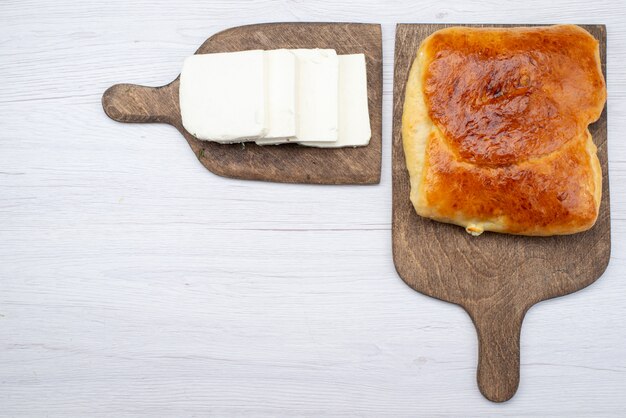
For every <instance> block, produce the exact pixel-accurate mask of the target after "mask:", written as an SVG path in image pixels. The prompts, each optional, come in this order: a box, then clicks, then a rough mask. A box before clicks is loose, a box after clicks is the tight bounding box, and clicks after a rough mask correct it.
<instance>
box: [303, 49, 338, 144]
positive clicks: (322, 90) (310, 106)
mask: <svg viewBox="0 0 626 418" xmlns="http://www.w3.org/2000/svg"><path fill="white" fill-rule="evenodd" d="M292 52H293V53H294V55H295V56H296V58H297V61H296V69H297V75H296V83H297V87H296V124H297V126H296V140H297V141H298V142H301V141H319V142H335V141H337V123H338V94H339V64H338V59H337V53H336V52H335V50H334V49H294V50H292Z"/></svg>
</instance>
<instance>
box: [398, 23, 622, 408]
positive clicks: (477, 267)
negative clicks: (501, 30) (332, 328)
mask: <svg viewBox="0 0 626 418" xmlns="http://www.w3.org/2000/svg"><path fill="white" fill-rule="evenodd" d="M449 26H454V25H443V24H414V25H411V24H400V25H398V26H397V28H396V49H395V75H394V106H393V157H392V158H393V226H392V234H393V255H394V262H395V266H396V270H397V271H398V274H399V275H400V277H402V279H403V280H404V281H405V282H406V283H407V284H408V285H409V286H411V287H412V288H413V289H415V290H417V291H418V292H420V293H424V294H426V295H428V296H432V297H434V298H437V299H441V300H444V301H448V302H452V303H455V304H457V305H460V306H462V307H463V308H464V309H465V310H466V311H467V312H468V313H469V315H470V317H471V318H472V321H473V322H474V325H475V327H476V331H477V333H478V343H479V358H478V373H477V378H478V386H479V387H480V390H481V392H482V393H483V395H484V396H485V397H487V398H488V399H489V400H492V401H496V402H503V401H506V400H508V399H510V398H511V397H512V396H513V395H514V394H515V392H516V391H517V387H518V384H519V375H520V333H521V326H522V321H523V319H524V315H525V314H526V312H527V311H528V309H529V308H530V307H531V306H533V305H534V304H536V303H538V302H541V301H542V300H545V299H549V298H554V297H557V296H562V295H566V294H569V293H572V292H575V291H577V290H580V289H582V288H584V287H586V286H588V285H590V284H591V283H593V282H594V281H595V280H597V279H598V278H599V277H600V276H601V275H602V273H603V272H604V271H605V269H606V267H607V265H608V262H609V257H610V253H611V223H610V203H609V178H608V156H607V111H606V108H605V109H604V111H603V112H602V115H601V116H600V119H599V120H598V121H597V122H596V123H594V124H592V125H591V126H590V127H589V130H590V132H591V134H592V136H593V140H594V142H595V144H596V145H597V147H598V157H599V159H600V164H601V165H602V176H603V180H602V203H601V205H600V213H599V215H598V220H597V222H596V224H595V226H594V227H593V228H591V229H590V230H589V231H586V232H584V233H579V234H574V235H563V236H553V237H523V236H513V235H508V234H497V233H491V232H485V233H484V234H483V235H481V236H479V237H473V236H471V235H470V234H468V233H466V232H465V229H464V228H461V227H459V226H455V225H450V224H444V223H440V222H435V221H432V220H429V219H426V218H422V217H420V216H418V215H417V214H416V213H415V210H414V208H413V206H412V204H411V202H410V200H409V193H410V182H409V175H408V171H407V169H406V163H405V156H404V150H403V146H402V135H401V126H402V109H403V105H404V93H405V84H406V80H407V77H408V73H409V70H410V67H411V64H412V63H413V60H414V59H415V55H416V52H417V49H418V47H419V45H420V43H421V42H422V40H423V39H425V38H426V37H427V36H428V35H430V34H431V33H433V32H435V31H436V30H438V29H442V28H445V27H449ZM484 26H493V25H484ZM583 27H584V28H585V29H587V30H588V31H589V32H590V33H591V34H592V35H593V36H595V37H596V39H598V40H599V42H600V56H601V60H602V70H603V73H604V75H605V77H606V28H605V26H603V25H583ZM572 349H575V347H572Z"/></svg>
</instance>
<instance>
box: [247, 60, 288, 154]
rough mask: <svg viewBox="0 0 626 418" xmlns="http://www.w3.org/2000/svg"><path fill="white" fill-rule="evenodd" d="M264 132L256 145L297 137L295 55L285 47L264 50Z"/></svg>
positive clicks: (275, 142)
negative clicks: (265, 117) (265, 121)
mask: <svg viewBox="0 0 626 418" xmlns="http://www.w3.org/2000/svg"><path fill="white" fill-rule="evenodd" d="M265 82H266V101H265V103H266V109H267V123H268V125H267V132H266V134H265V137H264V138H262V139H258V140H256V143H257V144H259V145H269V144H281V143H284V142H289V140H292V139H293V138H294V137H295V136H296V57H295V55H294V54H293V53H291V52H290V51H289V50H287V49H275V50H271V51H265Z"/></svg>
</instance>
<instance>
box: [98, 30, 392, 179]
mask: <svg viewBox="0 0 626 418" xmlns="http://www.w3.org/2000/svg"><path fill="white" fill-rule="evenodd" d="M278 48H332V49H335V50H336V51H337V53H338V54H356V53H364V54H365V58H366V65H367V88H368V98H369V114H370V123H371V128H372V138H371V140H370V143H369V145H368V146H366V147H359V148H338V149H320V148H312V147H302V146H299V145H296V144H288V145H279V146H264V147H260V146H258V145H256V144H254V143H246V144H245V146H244V145H242V144H232V145H222V144H217V143H214V142H207V141H200V140H198V139H196V138H195V137H193V136H192V135H191V134H189V133H188V132H187V131H186V130H185V128H183V125H182V120H181V115H180V106H179V102H178V87H179V79H178V78H176V79H175V80H174V81H172V82H171V83H170V84H168V85H165V86H162V87H156V88H153V87H143V86H137V85H131V84H118V85H115V86H113V87H111V88H109V89H108V90H107V91H106V92H105V93H104V95H103V96H102V106H103V108H104V111H105V112H106V114H107V115H108V116H109V117H110V118H111V119H114V120H116V121H119V122H144V123H145V122H159V123H169V124H170V125H173V126H175V127H176V128H177V129H178V130H179V131H180V132H181V133H182V134H183V136H184V137H185V139H186V140H187V142H188V143H189V145H190V146H191V148H192V149H193V151H194V153H195V154H196V156H197V157H198V159H199V160H200V162H201V163H202V164H203V165H204V166H205V167H206V168H208V169H209V170H210V171H212V172H213V173H215V174H218V175H221V176H226V177H234V178H239V179H248V180H266V181H276V182H284V183H314V184H375V183H379V182H380V163H381V124H382V37H381V28H380V25H376V24H361V23H270V24H259V25H249V26H239V27H236V28H232V29H228V30H225V31H223V32H219V33H217V34H215V35H213V36H211V37H210V38H209V39H207V40H206V41H205V42H204V43H203V44H202V46H200V48H199V49H198V50H197V51H196V54H206V53H211V52H232V51H243V50H250V49H278Z"/></svg>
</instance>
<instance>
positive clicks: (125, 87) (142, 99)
mask: <svg viewBox="0 0 626 418" xmlns="http://www.w3.org/2000/svg"><path fill="white" fill-rule="evenodd" d="M102 108H103V109H104V112H105V113H106V114H107V116H109V117H110V118H111V119H113V120H116V121H118V122H125V123H148V122H151V123H155V122H156V123H170V124H171V123H172V120H173V118H174V116H175V115H179V114H180V105H179V103H178V79H176V80H174V81H173V82H172V83H170V84H167V85H165V86H161V87H147V86H139V85H136V84H116V85H114V86H111V87H109V88H108V89H107V90H106V91H105V92H104V94H103V95H102Z"/></svg>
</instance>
